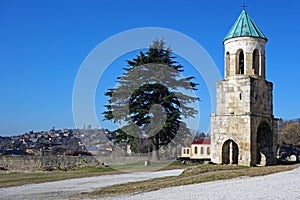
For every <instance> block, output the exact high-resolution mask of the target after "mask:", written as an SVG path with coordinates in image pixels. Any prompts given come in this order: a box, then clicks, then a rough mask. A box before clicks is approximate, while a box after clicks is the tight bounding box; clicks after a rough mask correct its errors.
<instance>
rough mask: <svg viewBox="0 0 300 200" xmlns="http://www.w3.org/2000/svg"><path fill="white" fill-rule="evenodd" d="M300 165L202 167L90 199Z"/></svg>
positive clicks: (96, 193) (116, 188) (106, 190)
mask: <svg viewBox="0 0 300 200" xmlns="http://www.w3.org/2000/svg"><path fill="white" fill-rule="evenodd" d="M297 167H299V165H277V166H270V167H244V166H233V165H200V166H194V167H190V168H188V169H186V170H185V171H184V172H183V173H182V174H181V175H179V176H170V177H164V178H155V179H150V180H146V181H139V182H132V183H127V184H119V185H113V186H108V187H104V188H101V189H99V190H96V191H94V192H91V193H90V194H88V195H89V197H92V198H99V197H107V196H116V195H124V194H132V193H140V192H146V191H153V190H158V189H161V188H166V187H173V186H180V185H188V184H195V183H203V182H209V181H216V180H225V179H231V178H237V177H241V176H248V177H252V176H262V175H267V174H272V173H277V172H282V171H288V170H292V169H295V168H297Z"/></svg>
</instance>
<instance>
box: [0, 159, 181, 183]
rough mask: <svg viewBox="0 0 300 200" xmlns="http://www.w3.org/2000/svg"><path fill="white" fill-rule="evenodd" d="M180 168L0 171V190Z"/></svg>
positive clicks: (139, 165) (140, 165) (134, 166)
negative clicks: (73, 179) (34, 184)
mask: <svg viewBox="0 0 300 200" xmlns="http://www.w3.org/2000/svg"><path fill="white" fill-rule="evenodd" d="M180 168H186V165H184V164H181V163H180V162H173V163H171V164H170V163H165V162H152V163H151V166H150V167H145V166H144V162H142V161H141V162H138V163H132V164H127V165H119V166H112V167H83V168H79V169H76V170H70V171H37V172H23V171H18V172H12V171H0V188H3V187H11V186H19V185H25V184H33V183H43V182H50V181H59V180H66V179H72V178H82V177H92V176H101V175H108V174H121V173H125V172H136V171H155V170H170V169H180Z"/></svg>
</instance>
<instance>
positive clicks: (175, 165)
mask: <svg viewBox="0 0 300 200" xmlns="http://www.w3.org/2000/svg"><path fill="white" fill-rule="evenodd" d="M111 167H112V168H113V169H116V170H119V171H124V172H139V171H161V170H172V169H184V168H186V167H187V165H186V164H182V163H181V162H179V161H174V160H166V161H150V166H145V161H137V162H134V163H130V164H124V165H111Z"/></svg>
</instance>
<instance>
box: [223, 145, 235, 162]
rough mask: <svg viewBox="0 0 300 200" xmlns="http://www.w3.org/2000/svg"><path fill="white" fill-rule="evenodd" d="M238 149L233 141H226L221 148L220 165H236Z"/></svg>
mask: <svg viewBox="0 0 300 200" xmlns="http://www.w3.org/2000/svg"><path fill="white" fill-rule="evenodd" d="M238 155H239V148H238V145H237V144H236V143H235V142H234V141H233V140H226V141H225V142H224V144H223V146H222V164H238Z"/></svg>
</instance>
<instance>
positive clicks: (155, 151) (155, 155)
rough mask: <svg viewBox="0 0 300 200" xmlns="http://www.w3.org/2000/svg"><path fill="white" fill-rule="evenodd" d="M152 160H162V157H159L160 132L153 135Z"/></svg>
mask: <svg viewBox="0 0 300 200" xmlns="http://www.w3.org/2000/svg"><path fill="white" fill-rule="evenodd" d="M152 160H154V161H158V160H160V157H159V135H158V134H156V135H155V136H154V137H153V152H152Z"/></svg>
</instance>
